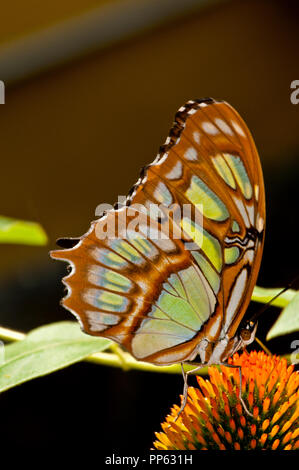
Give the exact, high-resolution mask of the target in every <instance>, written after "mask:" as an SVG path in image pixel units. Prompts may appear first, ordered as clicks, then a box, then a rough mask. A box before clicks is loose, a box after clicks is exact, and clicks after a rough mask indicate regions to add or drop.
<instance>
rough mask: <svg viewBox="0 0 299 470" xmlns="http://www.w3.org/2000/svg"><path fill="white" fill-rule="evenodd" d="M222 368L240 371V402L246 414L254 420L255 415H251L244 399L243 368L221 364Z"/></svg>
mask: <svg viewBox="0 0 299 470" xmlns="http://www.w3.org/2000/svg"><path fill="white" fill-rule="evenodd" d="M219 365H221V366H225V367H230V368H231V369H238V370H239V400H240V402H241V404H242V406H243V409H244V411H245V413H246V414H248V415H249V416H251V417H252V418H253V414H252V413H250V411H249V410H248V408H247V406H246V404H245V402H244V400H243V398H242V368H241V366H235V365H233V364H227V363H222V364H219Z"/></svg>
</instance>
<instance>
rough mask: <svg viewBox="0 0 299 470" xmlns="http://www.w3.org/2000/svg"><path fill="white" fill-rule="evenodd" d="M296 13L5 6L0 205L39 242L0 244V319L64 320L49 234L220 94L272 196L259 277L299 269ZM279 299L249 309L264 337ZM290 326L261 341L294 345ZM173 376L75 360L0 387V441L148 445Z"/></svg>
mask: <svg viewBox="0 0 299 470" xmlns="http://www.w3.org/2000/svg"><path fill="white" fill-rule="evenodd" d="M298 21H299V4H298V2H296V1H295V0H294V1H284V2H281V1H279V0H277V1H275V0H274V1H273V0H272V1H271V2H269V1H267V0H243V1H237V0H222V1H209V0H197V1H196V0H184V2H182V1H181V0H122V1H117V0H72V1H70V0H64V1H63V2H61V1H58V0H51V2H50V1H47V0H45V1H44V2H42V6H41V3H40V2H38V1H37V0H27V2H21V1H20V0H16V1H13V2H6V3H5V4H3V5H2V6H1V31H0V79H1V80H3V81H4V83H5V87H6V95H5V105H2V106H0V139H1V174H2V177H1V185H0V204H1V208H0V214H1V215H6V216H9V217H16V218H20V219H28V220H35V221H37V222H40V223H41V224H42V225H43V227H44V228H45V230H46V232H47V234H48V236H49V240H50V242H49V245H48V246H46V247H42V248H37V247H26V246H15V245H1V246H0V252H1V263H0V324H1V325H2V326H6V327H9V328H13V329H18V330H20V331H29V330H30V329H32V328H34V327H37V326H39V325H43V324H46V323H51V322H53V321H61V320H70V319H71V315H70V314H69V313H68V312H67V311H65V310H64V309H62V307H60V306H59V301H60V299H61V297H62V295H63V288H62V284H61V277H62V276H63V275H64V274H65V273H66V267H65V265H63V264H62V263H58V262H54V261H52V260H51V259H50V258H49V256H48V252H49V250H50V249H53V248H54V247H55V240H56V239H57V238H58V237H60V236H77V235H81V234H83V233H84V232H86V230H87V229H88V228H89V224H90V221H91V220H93V219H94V218H95V209H96V206H97V205H98V204H100V203H103V202H107V203H114V202H115V201H116V200H117V197H118V195H126V194H127V192H128V190H129V189H130V187H131V186H132V184H134V183H135V182H136V181H137V179H138V174H139V169H140V168H141V167H142V166H143V165H145V164H147V163H149V162H151V161H152V160H153V159H154V157H155V155H156V153H157V151H158V148H159V146H160V145H161V144H162V143H163V142H164V141H165V138H166V136H167V133H168V131H169V129H170V127H171V125H172V121H173V117H174V114H175V112H176V111H177V109H178V108H179V107H180V106H181V105H183V104H184V103H185V102H186V101H187V100H189V99H192V98H200V97H204V96H212V97H214V98H216V99H217V98H218V99H224V100H226V101H228V102H229V103H231V104H232V105H233V106H234V107H235V108H236V109H237V110H238V111H239V113H240V114H241V116H242V117H243V118H244V119H245V121H246V123H247V124H248V126H249V128H250V130H251V132H252V134H253V136H254V139H255V142H256V144H257V147H258V150H259V153H260V156H261V160H262V165H263V170H264V177H265V186H266V196H267V233H266V244H265V251H264V257H263V261H262V268H261V271H260V276H259V285H261V286H264V287H268V286H269V287H270V286H271V287H275V286H285V285H287V283H288V282H290V281H292V280H293V279H294V278H295V277H296V275H298V265H299V264H298V261H299V260H298V227H297V218H298V177H299V163H298V161H299V136H298V132H299V104H298V105H297V106H296V105H294V104H292V103H291V101H290V94H291V91H292V90H291V89H290V85H291V82H292V81H293V80H296V79H297V80H298V79H299V62H298V50H299V36H298ZM296 287H299V286H298V285H297V286H296ZM258 308H259V305H257V304H253V305H251V307H250V309H251V310H252V309H253V310H256V309H258ZM278 313H279V311H278V310H276V309H275V308H270V309H269V310H268V311H267V312H266V313H265V315H264V317H263V318H262V319H261V320H260V327H259V329H258V336H259V337H260V339H262V340H263V339H264V338H265V335H266V332H267V331H268V329H269V327H270V326H271V325H272V324H273V322H274V320H275V318H276V317H277V315H278ZM291 340H292V338H291V337H290V336H288V337H286V338H284V339H281V338H280V339H278V340H272V341H271V342H269V343H268V346H269V348H270V349H271V350H272V351H273V352H276V353H289V352H290V343H291ZM254 347H255V348H256V347H257V345H255V346H254ZM181 389H182V378H181V377H180V376H171V375H162V374H152V373H142V372H138V371H135V372H126V373H125V372H122V371H120V370H118V369H109V368H105V367H100V366H96V365H92V364H87V363H80V364H77V365H74V366H72V367H70V368H68V369H65V370H63V371H60V372H57V373H55V374H53V375H51V376H48V377H44V378H41V379H38V380H35V381H32V382H30V383H27V384H25V385H21V386H19V387H17V388H16V389H13V390H10V391H8V392H5V393H4V394H3V395H1V396H0V410H1V411H0V413H1V423H2V424H1V430H0V434H1V436H0V438H1V444H2V446H3V448H4V447H5V445H9V444H12V443H13V444H14V445H16V446H17V447H18V448H19V449H24V450H25V449H26V451H27V452H30V451H33V450H36V449H39V450H44V451H45V450H49V449H58V448H64V449H72V448H74V446H76V445H77V444H78V448H77V450H76V451H77V452H78V453H83V454H84V453H85V452H86V451H88V452H90V449H94V450H96V451H99V452H100V451H101V449H102V451H103V452H104V453H108V452H109V451H112V450H119V451H124V450H125V449H136V448H137V449H139V451H140V452H141V451H146V450H148V449H149V448H150V447H151V443H152V441H153V438H154V431H158V430H159V429H160V422H161V420H163V419H164V417H165V416H166V414H167V413H168V411H169V408H170V406H171V405H172V404H173V403H175V402H178V395H179V393H181Z"/></svg>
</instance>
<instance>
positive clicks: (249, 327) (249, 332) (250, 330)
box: [239, 320, 257, 348]
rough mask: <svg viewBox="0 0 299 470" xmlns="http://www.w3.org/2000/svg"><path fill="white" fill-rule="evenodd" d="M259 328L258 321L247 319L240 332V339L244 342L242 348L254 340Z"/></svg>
mask: <svg viewBox="0 0 299 470" xmlns="http://www.w3.org/2000/svg"><path fill="white" fill-rule="evenodd" d="M256 329H257V322H253V321H251V320H249V321H247V322H246V323H245V324H244V325H243V326H242V327H241V328H240V332H239V339H240V342H241V344H242V346H241V347H242V348H244V347H245V346H247V345H248V344H251V343H252V342H253V341H254V338H255V333H256Z"/></svg>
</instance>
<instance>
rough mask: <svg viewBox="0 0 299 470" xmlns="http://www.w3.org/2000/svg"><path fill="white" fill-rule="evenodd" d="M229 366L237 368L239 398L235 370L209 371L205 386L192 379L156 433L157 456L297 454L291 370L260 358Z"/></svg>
mask: <svg viewBox="0 0 299 470" xmlns="http://www.w3.org/2000/svg"><path fill="white" fill-rule="evenodd" d="M229 364H234V365H240V366H242V376H243V379H242V398H243V400H244V401H245V404H246V406H247V408H248V409H249V411H250V412H251V413H252V415H253V417H251V416H249V415H248V414H247V413H246V412H245V411H244V409H243V407H242V405H241V403H240V400H239V398H238V394H239V372H238V369H237V368H236V369H233V368H228V367H225V366H221V367H220V369H219V368H218V367H216V366H212V367H209V376H210V380H204V379H203V378H202V377H200V376H197V381H198V385H199V388H194V387H189V389H188V401H187V405H186V407H185V409H184V411H183V412H182V414H181V415H180V416H179V418H178V419H177V421H176V422H174V419H175V417H176V415H177V413H178V411H179V409H180V408H179V406H177V405H174V407H173V408H172V410H171V414H170V415H168V416H167V417H166V421H165V422H164V423H163V424H162V430H163V432H158V433H156V438H157V440H156V441H155V442H154V446H155V448H156V449H158V450H191V449H193V450H196V449H198V450H213V449H214V450H219V449H220V450H262V449H268V450H282V449H285V450H294V449H299V426H298V424H299V373H298V372H294V366H288V365H287V361H286V360H285V359H283V358H280V357H277V356H268V355H266V354H265V353H264V352H256V351H252V352H251V353H250V354H248V353H246V352H244V353H243V354H241V355H240V356H239V354H235V355H234V356H233V358H231V359H230V360H229Z"/></svg>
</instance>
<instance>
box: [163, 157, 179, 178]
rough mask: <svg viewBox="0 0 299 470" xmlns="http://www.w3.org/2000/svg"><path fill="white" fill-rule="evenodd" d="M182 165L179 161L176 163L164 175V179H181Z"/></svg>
mask: <svg viewBox="0 0 299 470" xmlns="http://www.w3.org/2000/svg"><path fill="white" fill-rule="evenodd" d="M182 170H183V165H182V162H181V161H180V160H178V161H177V163H176V164H175V165H174V167H173V168H172V169H171V170H170V171H169V172H168V173H167V174H166V175H165V176H166V178H169V179H170V180H176V179H179V178H181V176H182V174H183V171H182Z"/></svg>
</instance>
